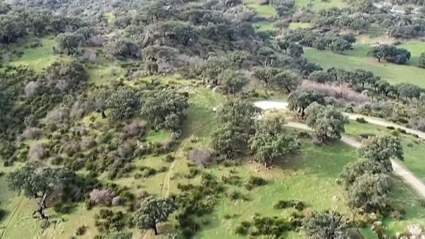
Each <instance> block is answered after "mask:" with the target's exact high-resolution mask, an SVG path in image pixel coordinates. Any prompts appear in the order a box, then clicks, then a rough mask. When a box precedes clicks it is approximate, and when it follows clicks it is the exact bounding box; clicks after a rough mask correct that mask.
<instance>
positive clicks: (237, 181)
mask: <svg viewBox="0 0 425 239" xmlns="http://www.w3.org/2000/svg"><path fill="white" fill-rule="evenodd" d="M221 180H222V181H223V183H225V184H230V185H235V186H240V185H241V184H242V182H241V177H239V176H237V175H233V174H231V175H229V176H225V175H223V176H222V177H221Z"/></svg>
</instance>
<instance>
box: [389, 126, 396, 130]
mask: <svg viewBox="0 0 425 239" xmlns="http://www.w3.org/2000/svg"><path fill="white" fill-rule="evenodd" d="M387 129H389V130H395V128H394V127H393V126H387Z"/></svg>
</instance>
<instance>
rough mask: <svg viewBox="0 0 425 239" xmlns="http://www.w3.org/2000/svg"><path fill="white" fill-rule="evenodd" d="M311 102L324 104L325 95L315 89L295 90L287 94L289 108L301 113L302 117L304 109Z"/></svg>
mask: <svg viewBox="0 0 425 239" xmlns="http://www.w3.org/2000/svg"><path fill="white" fill-rule="evenodd" d="M313 102H317V103H318V104H324V103H325V96H324V95H323V94H321V93H319V92H316V91H310V90H296V91H293V92H292V93H291V94H289V97H288V103H289V105H288V107H289V109H290V110H294V111H297V112H298V113H301V116H302V117H304V111H305V109H306V108H307V107H308V106H309V105H310V104H312V103H313Z"/></svg>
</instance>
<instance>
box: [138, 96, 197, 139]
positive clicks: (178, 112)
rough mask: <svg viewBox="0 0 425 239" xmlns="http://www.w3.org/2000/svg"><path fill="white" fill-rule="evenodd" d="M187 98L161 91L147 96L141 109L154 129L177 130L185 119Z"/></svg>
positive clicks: (187, 105) (187, 104)
mask: <svg viewBox="0 0 425 239" xmlns="http://www.w3.org/2000/svg"><path fill="white" fill-rule="evenodd" d="M188 107H189V103H188V97H186V96H184V95H182V94H180V93H178V92H175V91H169V90H167V91H161V92H157V93H155V94H152V95H150V96H148V97H147V98H146V99H145V101H144V103H143V107H142V109H141V114H142V116H147V117H148V120H149V123H150V124H151V125H152V126H153V127H154V128H155V129H170V130H173V131H176V130H179V129H180V128H181V127H182V124H183V121H184V120H185V119H186V116H187V114H186V110H187V108H188Z"/></svg>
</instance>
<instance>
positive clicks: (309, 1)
mask: <svg viewBox="0 0 425 239" xmlns="http://www.w3.org/2000/svg"><path fill="white" fill-rule="evenodd" d="M295 7H298V8H302V7H305V8H307V9H310V10H313V11H319V10H322V9H326V8H331V7H337V8H344V7H348V4H347V3H345V2H343V1H341V0H330V1H322V0H297V1H295Z"/></svg>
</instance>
